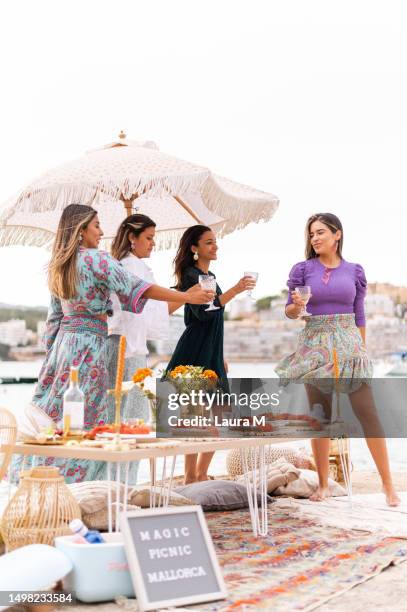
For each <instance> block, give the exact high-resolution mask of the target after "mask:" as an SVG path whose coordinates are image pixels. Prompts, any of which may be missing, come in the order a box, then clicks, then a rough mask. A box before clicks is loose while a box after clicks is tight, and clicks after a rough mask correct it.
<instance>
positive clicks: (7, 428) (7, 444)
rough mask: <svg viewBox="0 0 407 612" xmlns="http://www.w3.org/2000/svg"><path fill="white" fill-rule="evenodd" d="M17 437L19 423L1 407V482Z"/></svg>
mask: <svg viewBox="0 0 407 612" xmlns="http://www.w3.org/2000/svg"><path fill="white" fill-rule="evenodd" d="M16 437H17V423H16V420H15V418H14V416H13V414H12V413H11V412H10V411H9V410H6V409H5V408H0V482H1V480H2V478H4V476H5V475H6V473H7V469H8V466H9V463H10V460H11V457H12V454H13V449H14V444H15V442H16Z"/></svg>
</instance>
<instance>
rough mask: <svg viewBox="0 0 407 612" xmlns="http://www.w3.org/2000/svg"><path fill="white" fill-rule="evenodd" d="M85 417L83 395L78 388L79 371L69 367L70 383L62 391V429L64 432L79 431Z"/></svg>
mask: <svg viewBox="0 0 407 612" xmlns="http://www.w3.org/2000/svg"><path fill="white" fill-rule="evenodd" d="M84 419H85V395H84V394H83V392H82V391H81V389H80V388H79V372H78V369H77V368H71V371H70V384H69V387H68V389H67V390H66V391H65V393H64V401H63V429H64V433H68V432H72V433H76V432H80V431H82V430H83V426H84Z"/></svg>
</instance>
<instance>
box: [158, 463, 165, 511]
mask: <svg viewBox="0 0 407 612" xmlns="http://www.w3.org/2000/svg"><path fill="white" fill-rule="evenodd" d="M166 476H167V457H163V468H162V470H161V486H160V493H159V495H158V507H159V508H160V507H161V506H162V505H163V497H164V496H163V492H165V478H166Z"/></svg>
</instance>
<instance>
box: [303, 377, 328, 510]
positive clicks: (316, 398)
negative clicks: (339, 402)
mask: <svg viewBox="0 0 407 612" xmlns="http://www.w3.org/2000/svg"><path fill="white" fill-rule="evenodd" d="M305 390H306V392H307V396H308V402H309V405H310V406H313V405H314V404H321V406H322V407H323V409H324V412H325V416H326V418H330V417H331V406H332V396H331V395H328V394H326V393H322V391H320V390H319V389H317V388H316V387H314V386H313V385H305ZM329 444H330V440H329V438H315V439H313V440H311V447H312V453H313V455H314V459H315V465H316V468H317V473H318V488H317V490H316V491H315V493H313V494H312V495H311V497H310V500H311V501H322V500H323V499H325V498H326V497H329V495H330V493H329V487H328V477H329Z"/></svg>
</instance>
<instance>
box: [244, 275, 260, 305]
mask: <svg viewBox="0 0 407 612" xmlns="http://www.w3.org/2000/svg"><path fill="white" fill-rule="evenodd" d="M243 276H249V277H250V278H252V279H253V280H254V281H257V279H258V278H259V273H258V272H244V273H243ZM247 295H248V297H249V298H250V299H251V300H253V301H256V298H254V297H253V296H252V289H249V291H248V292H247Z"/></svg>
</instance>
